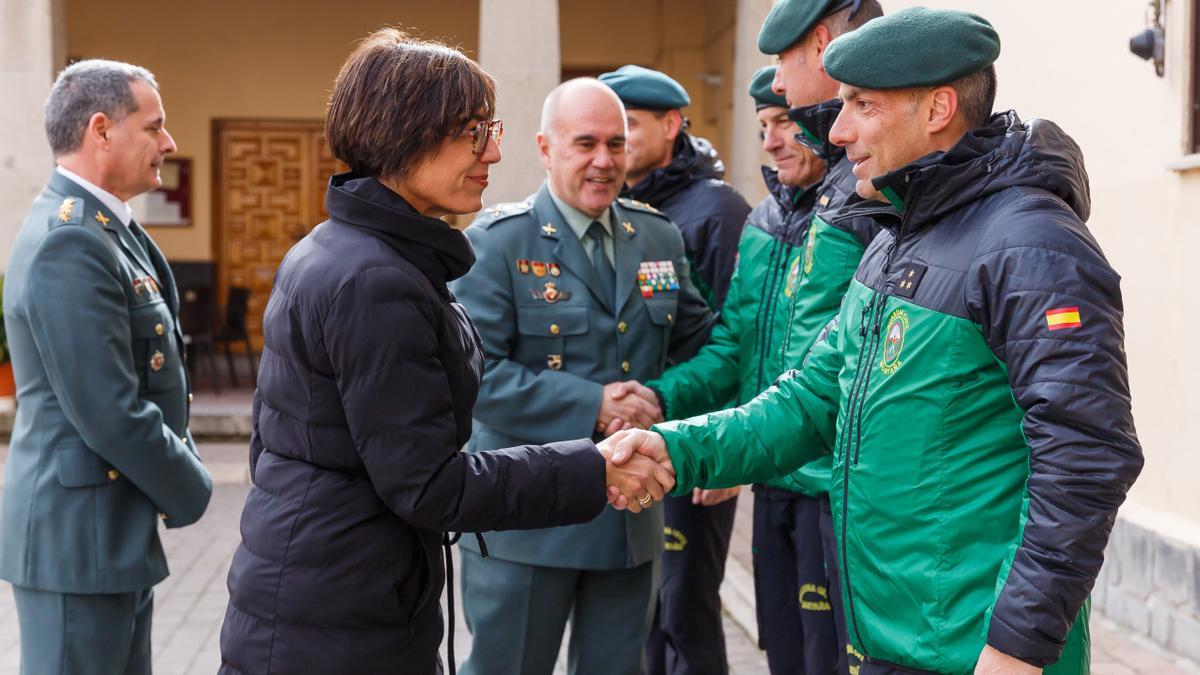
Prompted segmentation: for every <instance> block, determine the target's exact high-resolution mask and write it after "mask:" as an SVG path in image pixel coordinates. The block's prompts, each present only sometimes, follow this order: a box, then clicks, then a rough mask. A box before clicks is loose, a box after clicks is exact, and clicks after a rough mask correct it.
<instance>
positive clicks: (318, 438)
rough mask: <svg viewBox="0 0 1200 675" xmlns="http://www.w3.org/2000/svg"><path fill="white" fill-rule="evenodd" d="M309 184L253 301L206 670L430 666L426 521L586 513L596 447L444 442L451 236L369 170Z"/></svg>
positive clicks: (466, 352) (452, 363) (458, 355)
mask: <svg viewBox="0 0 1200 675" xmlns="http://www.w3.org/2000/svg"><path fill="white" fill-rule="evenodd" d="M326 199H327V205H328V208H329V213H330V220H329V221H327V222H324V223H322V224H320V225H318V226H317V227H316V228H315V229H313V231H312V232H311V233H309V234H308V236H306V237H305V238H304V239H302V240H301V241H300V242H299V243H298V244H296V246H295V247H293V248H292V250H291V251H290V252H289V253H288V255H287V257H285V258H284V261H283V263H282V264H281V265H280V268H279V272H278V274H277V275H276V279H275V288H274V290H273V291H272V292H271V298H270V301H269V302H268V304H267V309H266V313H265V316H264V320H263V327H264V337H265V347H264V350H263V359H262V367H261V370H260V372H259V376H258V390H257V391H256V392H255V396H254V435H253V438H252V441H251V447H250V467H251V477H252V479H253V483H254V486H253V487H252V488H251V491H250V494H249V496H248V497H247V499H246V507H245V510H244V511H243V514H242V527H241V529H242V544H241V546H239V547H238V549H237V552H236V553H235V554H234V559H233V564H232V566H231V568H230V570H229V593H230V601H229V609H228V611H227V613H226V616H225V624H224V626H223V627H222V629H221V656H222V662H223V665H222V669H221V672H223V673H254V674H255V675H265V674H266V673H323V674H331V673H348V674H349V673H355V674H358V673H399V672H404V673H435V672H438V671H439V670H440V665H439V663H438V656H437V647H438V644H439V643H440V641H441V639H442V617H441V609H440V607H439V604H438V599H439V596H440V594H441V590H442V587H443V584H444V573H443V567H442V566H443V558H442V550H441V547H440V543H441V541H442V536H443V532H444V531H447V530H459V531H461V530H467V531H479V530H489V529H508V528H519V527H527V528H540V527H550V526H555V525H566V524H572V523H580V522H585V521H588V520H591V519H592V518H593V517H595V516H596V515H597V514H598V513H599V512H600V510H601V509H602V508H603V506H604V502H605V490H604V461H603V458H602V457H601V456H600V454H599V453H598V452H597V451H596V450H595V448H594V446H593V445H592V444H591V442H589V441H571V442H566V443H556V444H550V445H546V446H528V447H526V448H521V449H511V450H501V451H496V452H482V453H477V454H466V453H463V452H460V451H459V449H460V448H461V447H462V446H463V445H464V444H465V443H466V442H467V439H468V437H469V436H470V432H471V410H472V408H473V407H474V404H475V398H476V394H477V393H478V389H479V378H480V373H481V371H482V364H483V354H482V350H481V347H480V343H479V337H478V335H477V334H476V332H475V329H474V326H473V325H472V323H471V320H470V318H469V317H468V316H467V314H466V311H465V310H464V309H463V308H462V307H461V306H460V305H459V304H458V303H456V302H455V301H454V298H453V296H452V295H451V294H450V292H449V291H448V290H447V288H446V282H447V281H448V280H450V279H455V278H457V277H460V276H462V275H463V274H465V273H466V271H467V270H468V269H469V268H470V266H471V264H472V263H473V262H474V255H473V254H472V252H471V248H470V245H469V243H468V241H467V239H466V237H465V236H463V234H462V233H461V232H458V231H456V230H454V229H452V228H450V227H449V226H448V225H446V224H445V223H443V222H442V221H440V220H437V219H434V218H427V217H424V216H421V215H419V214H417V213H416V212H415V211H414V210H413V209H412V208H411V207H409V206H408V204H407V203H405V202H404V200H403V199H401V198H400V197H399V196H398V195H396V194H395V193H393V192H392V191H390V190H388V189H387V188H386V187H384V186H382V185H381V184H380V183H378V182H377V181H375V180H374V179H370V178H360V177H356V176H354V175H353V174H341V175H337V176H334V177H333V179H332V180H331V181H330V186H329V192H328V196H327V198H326Z"/></svg>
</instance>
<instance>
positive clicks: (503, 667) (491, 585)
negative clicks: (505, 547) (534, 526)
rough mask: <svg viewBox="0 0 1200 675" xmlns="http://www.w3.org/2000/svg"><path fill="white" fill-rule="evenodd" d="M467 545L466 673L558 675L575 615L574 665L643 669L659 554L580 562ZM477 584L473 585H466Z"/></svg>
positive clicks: (570, 666)
mask: <svg viewBox="0 0 1200 675" xmlns="http://www.w3.org/2000/svg"><path fill="white" fill-rule="evenodd" d="M459 551H461V552H462V566H463V572H462V584H463V588H464V590H463V594H462V597H463V612H464V613H465V614H466V615H467V616H466V618H467V628H468V629H469V630H470V631H471V636H472V638H471V654H470V656H468V657H467V660H466V662H465V663H464V664H463V667H462V668H461V669H460V670H459V671H458V672H459V673H461V674H462V675H491V674H492V673H521V675H551V673H552V672H553V671H554V662H555V661H556V660H557V658H558V651H559V647H560V646H561V645H562V639H563V630H564V629H565V628H566V625H567V620H568V619H569V620H570V621H571V642H570V645H569V646H568V648H567V672H569V673H571V675H593V674H594V675H640V673H642V671H643V668H642V648H643V647H644V646H645V644H646V637H647V635H648V634H649V633H650V621H651V619H652V618H653V611H654V603H653V602H651V600H652V599H657V597H658V574H659V570H658V565H659V560H658V558H655V560H653V561H652V562H648V563H646V564H644V565H640V566H638V567H633V568H630V569H615V570H580V569H567V568H559V567H542V566H539V565H526V564H524V563H514V562H510V561H507V560H500V559H497V558H482V557H480V555H479V554H478V553H475V552H474V551H471V550H470V549H465V548H460V549H459ZM467 588H470V589H471V592H469V593H468V592H466V589H467Z"/></svg>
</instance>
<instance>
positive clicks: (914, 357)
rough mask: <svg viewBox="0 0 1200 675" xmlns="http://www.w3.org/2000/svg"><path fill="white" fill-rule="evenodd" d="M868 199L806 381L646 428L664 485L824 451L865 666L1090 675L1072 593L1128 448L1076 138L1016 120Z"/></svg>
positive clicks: (893, 178)
mask: <svg viewBox="0 0 1200 675" xmlns="http://www.w3.org/2000/svg"><path fill="white" fill-rule="evenodd" d="M875 185H876V187H877V188H878V189H880V190H881V191H882V192H883V194H885V195H887V196H888V200H889V201H890V202H891V204H893V205H895V206H891V205H885V204H882V203H878V202H859V203H856V204H853V205H851V206H849V207H847V209H846V211H845V212H844V217H847V218H849V217H855V216H866V217H870V218H873V219H875V220H876V221H877V222H879V223H880V225H882V226H883V228H884V232H883V233H882V234H880V235H879V237H877V238H876V240H875V241H874V242H873V243H872V244H871V246H870V247H869V248H868V250H867V252H866V254H865V255H864V257H863V259H862V264H861V265H860V267H859V269H858V271H857V273H856V274H855V278H854V281H853V282H852V283H851V285H850V289H849V290H848V292H847V294H846V298H845V301H844V303H843V305H842V308H841V310H840V312H839V315H838V326H837V328H836V329H834V330H832V331H830V334H829V337H828V339H826V340H824V341H822V342H819V343H818V344H817V345H816V346H815V347H814V348H813V351H812V353H811V355H810V356H809V359H808V362H807V363H806V364H805V367H804V368H803V369H801V370H799V371H797V372H796V373H794V374H793V375H791V376H789V377H784V378H781V380H780V381H779V383H778V385H777V386H776V387H773V388H771V389H769V390H767V392H765V393H764V394H763V395H762V396H760V397H758V398H756V399H755V400H754V401H752V402H750V403H749V404H747V405H745V406H742V407H741V408H738V409H735V410H729V411H724V412H721V413H717V414H713V415H709V416H707V417H697V418H693V419H690V420H687V421H684V422H674V423H668V424H665V425H660V426H659V427H656V429H658V430H659V431H660V432H661V433H662V434H663V435H664V436H665V437H666V439H667V443H668V446H669V448H670V453H671V460H672V462H673V463H674V466H675V470H676V474H677V480H678V484H677V486H676V489H677V490H678V491H680V492H683V491H686V490H690V489H691V488H693V487H695V486H704V487H723V486H728V485H738V484H743V483H747V482H752V481H761V480H765V479H767V478H770V477H773V476H779V475H784V474H787V473H788V472H790V471H793V470H794V469H795V468H796V467H797V466H800V465H802V464H804V463H806V462H808V461H811V460H812V459H813V458H815V457H819V456H821V455H822V454H825V453H827V452H830V451H832V454H833V482H832V489H831V492H830V496H831V500H832V503H833V510H834V525H835V527H836V529H837V533H838V542H839V543H838V553H839V556H840V557H841V562H842V574H843V577H842V587H843V590H842V592H843V597H844V600H845V601H846V608H847V629H848V632H849V634H850V639H851V641H852V642H853V643H854V646H855V647H856V648H857V649H858V650H859V651H860V652H862V653H864V654H865V655H866V656H867V657H868V659H870V660H872V661H876V662H884V663H891V664H896V665H899V666H901V667H904V668H908V669H915V670H917V671H918V672H924V671H930V672H938V673H970V672H972V670H973V668H974V665H975V662H976V660H977V658H978V656H979V653H980V651H981V650H982V648H983V646H984V643H985V642H986V643H988V644H991V645H992V646H993V647H995V648H997V649H999V650H1000V651H1002V652H1005V653H1007V654H1011V655H1013V656H1016V657H1018V658H1020V659H1022V660H1024V661H1026V662H1028V663H1031V664H1035V665H1039V666H1049V667H1047V670H1046V672H1047V673H1055V674H1060V673H1072V674H1076V673H1087V672H1088V669H1089V657H1088V646H1087V643H1088V630H1087V612H1088V610H1087V598H1088V594H1089V592H1090V591H1091V588H1092V586H1093V584H1094V582H1095V579H1096V575H1097V574H1098V572H1099V570H1100V566H1101V563H1102V561H1103V552H1104V547H1105V545H1106V543H1107V541H1108V536H1109V533H1110V531H1111V528H1112V525H1113V521H1114V519H1115V517H1116V511H1117V508H1118V506H1120V504H1121V503H1122V502H1123V501H1124V499H1125V494H1126V492H1127V491H1128V489H1129V487H1130V485H1131V484H1132V483H1133V481H1134V479H1135V478H1136V477H1137V475H1138V473H1139V472H1140V470H1141V466H1142V453H1141V447H1140V445H1139V443H1138V440H1137V436H1136V433H1135V431H1134V425H1133V417H1132V413H1131V408H1130V395H1129V384H1128V372H1127V369H1126V363H1125V351H1124V346H1123V341H1124V327H1123V318H1122V314H1123V309H1122V302H1121V292H1120V287H1119V286H1120V277H1119V276H1118V275H1117V273H1116V272H1115V271H1113V269H1112V268H1111V267H1110V266H1109V264H1108V262H1107V260H1106V259H1105V257H1104V254H1103V253H1102V252H1101V250H1100V247H1099V246H1098V245H1097V243H1096V242H1095V240H1094V239H1093V238H1092V236H1091V234H1090V233H1089V231H1088V229H1087V227H1086V226H1085V225H1084V221H1085V220H1086V218H1087V216H1088V210H1089V208H1090V198H1089V194H1088V183H1087V175H1086V173H1085V171H1084V167H1083V160H1082V156H1081V153H1080V150H1079V147H1078V146H1077V145H1076V144H1075V142H1074V141H1073V140H1071V139H1070V138H1069V137H1068V136H1067V135H1066V134H1065V133H1064V132H1063V131H1062V130H1061V129H1059V128H1058V127H1057V126H1055V125H1054V124H1053V123H1051V122H1046V121H1041V120H1035V121H1031V122H1029V123H1023V122H1022V121H1021V120H1019V119H1018V118H1017V116H1016V114H1014V113H1011V112H1009V113H1005V114H1000V115H996V116H994V117H993V120H992V122H991V124H989V125H988V126H986V127H983V128H979V129H975V130H973V131H972V132H970V133H968V134H967V135H966V136H964V137H963V139H962V140H961V141H960V142H959V143H958V144H957V145H955V146H954V147H953V148H952V149H950V150H949V151H947V152H945V153H934V154H931V155H928V156H926V157H923V158H921V159H919V160H917V161H916V162H914V163H912V164H910V165H908V166H906V167H903V168H901V169H899V170H897V171H894V172H892V173H890V174H887V175H885V176H882V177H880V178H877V179H875ZM1050 664H1053V665H1050Z"/></svg>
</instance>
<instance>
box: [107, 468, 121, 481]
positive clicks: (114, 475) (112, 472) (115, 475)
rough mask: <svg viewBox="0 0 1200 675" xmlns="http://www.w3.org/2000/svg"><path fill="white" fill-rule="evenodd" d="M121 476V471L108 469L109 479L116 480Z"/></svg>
mask: <svg viewBox="0 0 1200 675" xmlns="http://www.w3.org/2000/svg"><path fill="white" fill-rule="evenodd" d="M120 477H121V474H120V473H119V472H118V471H117V470H116V469H109V470H108V479H109V480H116V479H118V478H120Z"/></svg>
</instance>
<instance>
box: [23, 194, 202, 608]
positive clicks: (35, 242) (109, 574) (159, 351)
mask: <svg viewBox="0 0 1200 675" xmlns="http://www.w3.org/2000/svg"><path fill="white" fill-rule="evenodd" d="M144 246H145V250H143V244H141V243H139V242H138V240H137V239H135V236H134V234H133V233H132V232H131V231H130V229H129V228H128V227H126V226H125V225H123V224H122V223H121V221H120V220H118V219H117V215H116V214H115V213H113V212H112V211H109V210H108V208H106V207H105V206H104V204H103V203H101V202H100V200H99V199H97V198H96V197H94V196H92V194H91V193H89V192H88V191H87V190H86V189H84V188H83V187H82V186H81V185H79V184H78V183H76V182H74V181H73V180H71V179H69V178H67V177H66V176H64V175H62V174H60V173H58V172H55V173H54V175H53V176H51V178H50V182H49V184H48V185H47V186H46V189H45V190H44V191H43V192H42V193H41V195H39V196H38V198H37V200H36V201H34V203H33V209H32V210H31V211H30V213H29V217H28V218H26V219H25V223H24V224H23V225H22V226H21V230H20V232H19V233H18V234H17V239H16V242H15V243H14V244H13V252H12V259H11V260H10V261H9V265H8V272H7V278H6V280H5V281H6V283H5V285H4V325H5V328H6V329H7V331H8V344H9V348H10V350H11V351H12V361H13V375H14V376H15V378H16V382H17V402H18V407H17V418H16V422H15V424H14V426H13V433H12V447H11V448H10V450H9V456H8V463H7V466H6V467H5V472H6V473H5V485H4V505H3V508H2V509H0V514H2V515H0V579H5V580H7V581H10V582H12V583H13V585H15V586H24V587H27V588H35V589H39V590H44V591H53V592H56V593H129V592H132V591H138V590H142V589H146V588H150V587H151V586H153V585H154V584H157V583H158V582H160V581H162V580H163V579H164V578H166V576H167V560H166V557H165V556H164V555H163V549H162V543H161V542H160V540H159V537H158V526H159V521H160V514H162V516H161V517H162V518H163V522H164V524H165V525H166V526H167V527H183V526H184V525H189V524H191V523H194V522H196V521H197V520H199V518H200V516H201V514H203V513H204V509H205V508H206V507H207V506H208V500H209V497H210V496H211V495H212V478H211V477H210V476H209V474H208V471H207V470H206V469H205V468H204V465H202V464H201V463H200V457H199V455H197V453H196V445H195V443H194V442H193V441H192V438H191V436H190V435H189V434H188V432H187V424H188V414H189V413H188V380H187V371H186V369H185V367H184V358H183V333H182V331H181V330H180V328H179V323H178V321H176V316H177V315H178V312H179V297H178V295H177V294H176V291H175V281H174V279H173V278H172V276H171V268H170V267H169V266H168V265H167V261H166V259H165V258H164V257H163V255H162V252H161V251H159V250H158V247H157V246H155V245H154V242H153V241H151V240H150V239H149V238H148V237H146V238H145V239H144Z"/></svg>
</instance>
